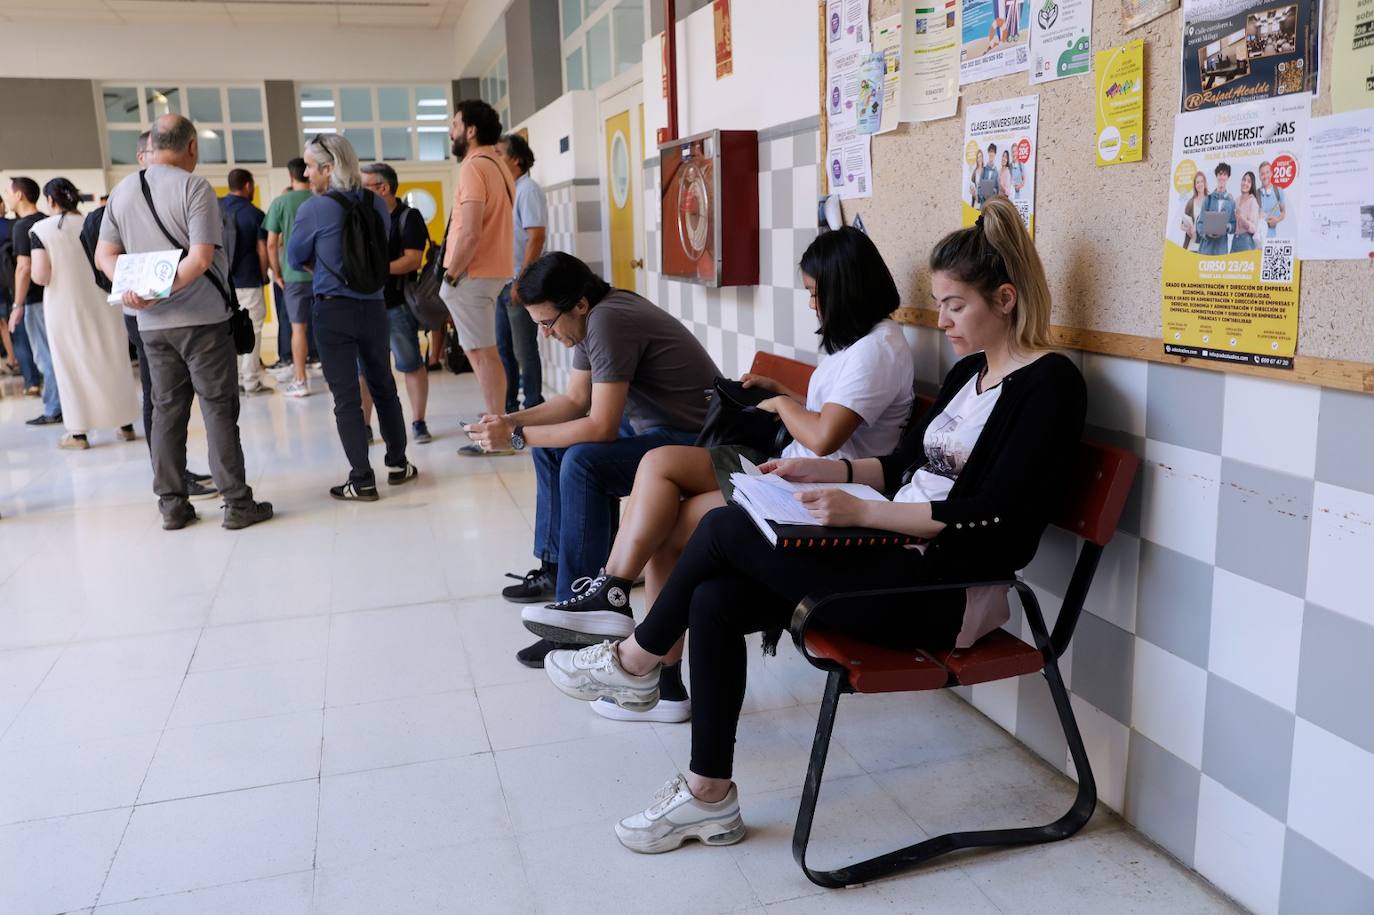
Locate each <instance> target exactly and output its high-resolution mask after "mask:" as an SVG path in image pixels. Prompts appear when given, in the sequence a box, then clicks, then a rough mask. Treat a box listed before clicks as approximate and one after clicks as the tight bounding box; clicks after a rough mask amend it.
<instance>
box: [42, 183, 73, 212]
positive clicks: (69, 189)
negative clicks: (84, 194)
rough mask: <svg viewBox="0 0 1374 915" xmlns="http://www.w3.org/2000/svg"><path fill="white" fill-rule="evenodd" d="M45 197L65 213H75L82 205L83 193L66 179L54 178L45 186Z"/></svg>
mask: <svg viewBox="0 0 1374 915" xmlns="http://www.w3.org/2000/svg"><path fill="white" fill-rule="evenodd" d="M43 196H44V197H47V198H48V199H50V200H51V201H52V202H53V203H55V204H57V208H58V209H59V210H61V211H62V212H64V213H75V212H76V210H77V207H79V206H80V205H81V192H80V191H78V190H77V189H76V185H75V184H72V183H71V182H70V181H68V180H67V179H66V178H54V179H52V180H51V181H49V182H48V183H47V184H45V185H43Z"/></svg>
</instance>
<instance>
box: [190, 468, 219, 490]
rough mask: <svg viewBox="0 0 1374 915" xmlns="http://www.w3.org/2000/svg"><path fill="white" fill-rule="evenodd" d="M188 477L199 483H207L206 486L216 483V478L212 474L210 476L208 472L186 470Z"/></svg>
mask: <svg viewBox="0 0 1374 915" xmlns="http://www.w3.org/2000/svg"><path fill="white" fill-rule="evenodd" d="M186 479H188V480H195V481H196V482H197V483H201V484H204V485H206V486H213V485H215V478H214V477H212V476H210V474H208V473H196V472H195V471H194V470H188V471H186Z"/></svg>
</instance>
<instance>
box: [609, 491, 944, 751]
mask: <svg viewBox="0 0 1374 915" xmlns="http://www.w3.org/2000/svg"><path fill="white" fill-rule="evenodd" d="M928 580H929V574H928V566H927V563H926V562H925V559H924V557H923V556H922V555H921V554H920V553H919V552H917V551H915V550H843V551H836V552H827V551H824V550H802V551H791V552H789V551H785V550H776V549H774V548H773V547H772V546H770V545H769V543H768V541H767V540H765V539H764V538H763V535H762V534H760V533H759V530H758V528H756V527H755V526H754V522H753V521H751V520H750V519H749V516H748V515H747V514H745V513H744V511H743V510H742V509H741V508H739V507H738V506H736V505H730V506H727V507H725V508H718V509H716V510H715V511H712V512H710V513H708V514H707V515H706V516H705V517H704V518H702V520H701V524H700V525H698V526H697V529H696V532H695V533H694V534H693V535H692V539H691V540H689V541H688V543H687V547H686V549H685V550H684V551H683V553H682V557H681V558H680V559H678V562H677V566H676V567H675V568H674V569H673V573H672V575H671V576H669V578H668V581H667V583H666V584H665V585H664V586H663V592H662V593H661V594H660V595H659V597H658V600H657V601H656V602H655V603H654V606H653V609H651V610H650V611H649V614H648V616H646V617H645V619H644V622H642V623H640V624H639V626H638V628H636V629H635V641H636V642H638V643H639V645H640V647H642V648H643V649H644V650H646V651H648V652H651V653H653V654H656V655H665V654H667V653H668V651H669V649H671V648H672V647H673V645H674V644H675V643H676V642H677V640H678V639H679V638H681V637H682V636H683V634H684V633H690V635H691V638H689V639H688V641H687V650H688V651H689V652H690V654H689V658H690V660H691V665H690V666H691V678H692V763H691V769H692V771H693V772H695V773H696V774H697V775H701V776H705V777H707V778H729V777H730V773H731V767H732V764H733V762H734V755H735V730H736V726H737V725H738V724H739V713H740V707H741V705H743V703H744V687H745V671H746V658H745V646H744V637H745V635H747V634H748V633H751V632H761V631H765V630H776V629H785V628H786V627H787V625H788V623H789V622H790V620H791V617H792V611H793V610H794V609H795V608H796V606H797V604H799V603H801V600H802V598H804V597H807V596H808V595H810V596H823V595H826V594H832V593H836V592H840V591H850V590H870V589H875V588H898V587H907V586H912V585H919V584H924V583H926V582H927V581H928ZM963 615H964V598H963V595H962V594H958V593H955V594H946V595H940V596H938V597H937V596H932V598H931V599H930V600H927V601H924V602H923V603H922V605H921V606H920V607H914V606H912V605H910V604H905V605H894V606H892V607H890V608H886V609H884V610H883V611H881V612H877V613H873V614H866V615H865V616H864V617H863V618H848V619H844V618H839V619H830V618H826V617H820V618H819V619H820V620H823V621H824V624H825V626H826V627H827V628H830V629H835V630H840V631H844V632H847V633H850V634H852V635H855V636H859V637H861V638H864V639H865V640H868V641H873V642H876V643H879V644H883V645H888V646H891V647H902V648H917V647H920V648H935V649H938V648H948V647H950V646H952V645H953V644H954V638H955V636H956V635H958V633H959V627H960V625H961V624H962V621H963Z"/></svg>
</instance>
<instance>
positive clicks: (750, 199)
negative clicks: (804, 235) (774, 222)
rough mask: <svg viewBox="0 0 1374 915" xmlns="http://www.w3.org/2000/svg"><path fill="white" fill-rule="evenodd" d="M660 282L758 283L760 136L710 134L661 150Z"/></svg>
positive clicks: (743, 132) (731, 132) (726, 132)
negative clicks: (666, 280) (668, 278)
mask: <svg viewBox="0 0 1374 915" xmlns="http://www.w3.org/2000/svg"><path fill="white" fill-rule="evenodd" d="M659 163H660V166H661V168H660V171H659V174H660V175H661V178H660V180H659V194H660V204H661V210H660V212H661V213H662V214H663V230H662V232H660V233H659V237H660V238H661V239H662V264H663V275H664V276H670V277H672V278H674V279H677V280H684V281H686V282H689V283H701V284H702V285H705V286H756V285H758V281H759V135H758V132H757V131H753V130H710V131H707V132H705V133H699V134H697V135H695V136H691V137H683V138H682V139H679V140H673V141H671V142H668V143H665V144H663V145H662V146H660V147H659Z"/></svg>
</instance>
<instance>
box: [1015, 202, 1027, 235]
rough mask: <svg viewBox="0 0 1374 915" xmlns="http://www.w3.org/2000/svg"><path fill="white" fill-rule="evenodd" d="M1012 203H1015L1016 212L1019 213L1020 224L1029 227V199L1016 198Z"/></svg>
mask: <svg viewBox="0 0 1374 915" xmlns="http://www.w3.org/2000/svg"><path fill="white" fill-rule="evenodd" d="M1014 203H1015V204H1016V212H1018V213H1020V214H1021V224H1022V225H1023V226H1025V227H1026V228H1027V229H1029V228H1030V201H1029V200H1017V201H1014Z"/></svg>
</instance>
